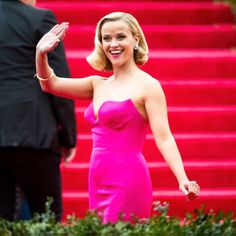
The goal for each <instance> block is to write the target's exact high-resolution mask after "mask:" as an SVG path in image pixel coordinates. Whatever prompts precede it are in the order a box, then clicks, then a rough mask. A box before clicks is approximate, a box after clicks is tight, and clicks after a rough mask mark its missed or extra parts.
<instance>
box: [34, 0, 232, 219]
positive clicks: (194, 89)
mask: <svg viewBox="0 0 236 236" xmlns="http://www.w3.org/2000/svg"><path fill="white" fill-rule="evenodd" d="M38 6H40V7H45V8H50V9H52V10H53V11H54V12H55V14H56V15H57V17H58V19H59V21H69V22H70V25H71V27H70V29H69V32H68V35H67V37H66V38H65V46H66V53H67V57H68V61H69V65H70V68H71V71H72V74H73V76H78V77H81V76H85V75H90V74H95V73H97V72H95V71H94V70H93V69H92V68H90V66H89V65H88V64H87V62H86V60H85V56H86V55H88V54H89V52H90V51H91V49H92V48H93V37H94V31H95V26H96V23H97V21H98V20H99V19H100V17H102V16H103V15H104V14H106V13H109V12H112V11H126V12H130V13H132V14H134V16H136V17H137V19H138V20H139V22H140V23H141V25H142V27H143V30H144V32H145V34H146V37H147V41H148V44H149V47H150V60H149V62H148V63H147V64H146V65H145V66H144V67H143V68H144V70H146V71H147V72H149V73H150V74H151V75H153V76H154V77H156V78H158V79H159V80H160V82H161V84H162V86H163V89H164V91H165V93H166V97H167V103H168V111H169V121H170V126H171V129H172V132H173V134H174V136H175V138H176V142H177V144H178V147H179V149H180V152H181V154H182V158H183V161H184V164H185V168H186V171H187V173H188V175H189V177H190V178H192V179H196V180H197V181H198V182H199V184H200V186H201V194H200V196H199V197H198V199H196V200H195V201H193V202H187V201H186V200H185V197H184V196H183V195H182V193H181V192H180V191H179V190H178V185H177V182H176V180H175V178H174V176H173V174H172V173H171V172H170V170H169V169H168V167H167V166H166V164H165V163H164V161H163V159H162V157H161V155H160V153H159V151H158V150H157V149H156V147H155V144H154V141H153V137H152V135H151V134H150V135H148V138H147V141H146V144H145V148H144V154H145V156H146V159H147V161H148V164H149V167H150V172H151V177H152V182H153V188H154V192H153V195H154V199H155V200H160V201H168V202H170V211H169V214H170V215H175V216H178V217H183V216H184V215H185V213H186V212H190V211H192V210H193V209H194V208H196V207H198V208H199V207H200V206H201V205H202V204H205V205H206V208H207V209H211V208H212V209H214V211H219V210H224V211H229V210H232V211H234V212H236V50H235V48H236V27H235V25H234V23H235V22H234V17H233V15H232V12H231V9H230V6H229V5H227V4H223V3H215V2H213V1H210V0H201V1H193V0H191V1H190V0H188V1H187V0H186V1H183V0H182V1H181V0H172V1H171V0H168V1H154V0H149V1H148V2H144V1H141V0H139V1H135V2H132V1H130V2H127V1H123V2H116V1H108V0H103V1H102V0H96V1H93V2H90V1H87V2H85V1H84V2H80V1H78V0H77V1H76V0H70V1H64V2H62V1H57V0H50V1H49V0H41V1H39V3H38ZM103 74H104V73H103ZM88 103H89V102H88V101H76V114H77V119H78V122H77V123H78V150H77V156H76V158H75V160H74V161H73V163H71V164H69V165H68V166H66V167H62V173H63V198H64V208H65V210H64V216H66V215H67V214H72V213H75V214H76V215H77V216H83V215H84V213H85V211H86V210H87V208H88V193H87V188H88V183H87V177H88V167H89V164H88V162H89V157H90V151H91V135H90V131H89V127H88V124H87V123H86V122H85V121H84V119H83V112H84V109H85V107H86V105H88Z"/></svg>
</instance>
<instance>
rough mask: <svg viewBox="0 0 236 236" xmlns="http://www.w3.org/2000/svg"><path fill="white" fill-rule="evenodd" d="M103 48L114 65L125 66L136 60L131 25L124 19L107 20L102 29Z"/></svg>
mask: <svg viewBox="0 0 236 236" xmlns="http://www.w3.org/2000/svg"><path fill="white" fill-rule="evenodd" d="M101 35H102V48H103V51H104V53H105V55H106V57H107V58H108V59H109V61H110V62H111V64H112V66H113V68H114V66H117V67H119V66H123V65H125V64H127V63H130V62H131V61H132V62H133V61H134V57H133V53H134V52H133V48H134V45H135V43H136V42H135V39H134V37H133V35H132V32H131V31H130V28H129V26H128V25H127V24H126V23H124V22H123V21H114V22H106V23H104V25H103V26H102V29H101Z"/></svg>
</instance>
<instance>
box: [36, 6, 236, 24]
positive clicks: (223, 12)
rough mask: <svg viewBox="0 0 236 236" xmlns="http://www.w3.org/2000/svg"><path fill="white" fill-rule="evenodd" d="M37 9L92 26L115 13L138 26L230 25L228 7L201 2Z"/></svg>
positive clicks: (230, 18)
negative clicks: (125, 14)
mask: <svg viewBox="0 0 236 236" xmlns="http://www.w3.org/2000/svg"><path fill="white" fill-rule="evenodd" d="M38 6H39V7H42V8H48V9H51V10H52V11H53V12H54V13H55V14H56V16H57V18H58V20H59V21H68V22H69V23H70V24H93V25H96V23H97V22H98V21H99V20H100V18H101V17H103V16H104V15H106V14H108V13H110V12H114V11H124V12H129V13H131V14H133V15H134V16H135V17H136V18H137V19H138V21H139V22H140V24H163V25H168V24H173V25H179V24H188V25H189V24H199V25H201V24H213V23H214V24H217V23H232V22H233V14H232V12H231V8H230V5H227V4H223V3H213V2H212V3H210V2H209V3H208V2H206V3H204V2H202V3H201V2H200V3H198V2H194V3H192V2H179V3H175V2H161V3H158V2H110V3H109V2H99V3H98V2H82V3H79V2H69V3H66V2H49V3H44V2H43V3H39V4H38Z"/></svg>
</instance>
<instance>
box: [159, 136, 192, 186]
mask: <svg viewBox="0 0 236 236" xmlns="http://www.w3.org/2000/svg"><path fill="white" fill-rule="evenodd" d="M156 142H157V146H158V148H159V150H160V152H161V154H162V155H163V157H164V159H165V161H166V163H167V164H168V166H169V167H170V169H171V170H172V172H173V173H174V175H175V176H176V178H177V181H178V183H179V184H180V183H181V182H182V181H185V180H188V177H187V175H186V173H185V170H184V166H183V162H182V159H181V156H180V153H179V150H178V147H177V145H176V142H175V139H174V137H173V135H170V136H169V137H168V138H167V139H166V140H158V139H157V140H156Z"/></svg>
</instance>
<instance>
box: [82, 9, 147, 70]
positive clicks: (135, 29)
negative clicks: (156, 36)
mask: <svg viewBox="0 0 236 236" xmlns="http://www.w3.org/2000/svg"><path fill="white" fill-rule="evenodd" d="M114 21H122V22H124V23H126V24H127V25H128V26H129V28H130V30H131V32H132V34H133V36H135V35H139V44H138V48H137V49H136V50H134V61H135V63H136V64H137V65H144V64H145V63H146V62H147V60H148V45H147V42H146V39H145V36H144V33H143V31H142V29H141V27H140V25H139V23H138V21H137V20H136V19H135V17H134V16H132V15H131V14H129V13H125V12H112V13H110V14H108V15H106V16H104V17H103V18H102V19H101V20H100V21H99V22H98V24H97V27H96V33H95V38H94V45H95V47H94V50H93V52H92V53H91V54H90V55H89V56H87V57H86V59H87V62H88V63H89V64H90V65H91V66H92V67H93V68H94V69H96V70H98V71H112V64H111V62H110V61H109V59H108V58H107V57H106V55H105V53H104V51H103V49H102V34H101V29H102V26H103V25H104V24H105V23H106V22H114Z"/></svg>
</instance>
